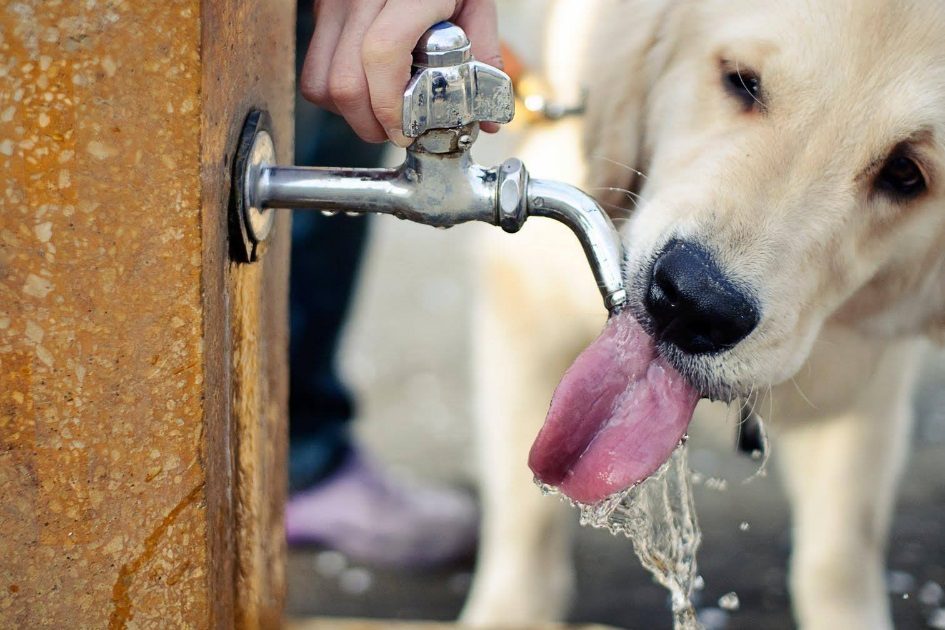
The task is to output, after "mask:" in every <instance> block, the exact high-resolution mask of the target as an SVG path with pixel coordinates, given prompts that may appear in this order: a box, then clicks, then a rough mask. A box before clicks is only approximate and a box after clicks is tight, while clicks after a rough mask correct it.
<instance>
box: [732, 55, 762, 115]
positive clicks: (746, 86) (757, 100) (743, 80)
mask: <svg viewBox="0 0 945 630" xmlns="http://www.w3.org/2000/svg"><path fill="white" fill-rule="evenodd" d="M735 74H737V75H738V80H739V81H740V82H741V84H742V87H743V88H745V91H746V92H747V93H748V94H750V95H751V98H752V99H753V100H754V101H755V102H756V103H758V107H760V108H761V109H762V110H764V108H765V104H764V103H762V102H761V100H760V99H759V98H758V97H757V96H755V93H754V92H752V91H751V88H749V87H748V84H747V83H745V78H744V77H743V76H742V71H741V70H740V69H739V68H738V61H737V60H736V61H735Z"/></svg>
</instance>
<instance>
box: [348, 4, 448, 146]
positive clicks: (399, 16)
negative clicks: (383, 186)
mask: <svg viewBox="0 0 945 630" xmlns="http://www.w3.org/2000/svg"><path fill="white" fill-rule="evenodd" d="M457 6H458V2H457V0H423V1H422V2H418V1H417V0H389V1H388V2H387V4H386V5H385V6H384V9H383V10H382V11H381V13H380V14H379V15H378V16H377V19H376V20H375V21H374V24H372V25H371V29H370V30H369V31H368V33H367V35H366V36H365V39H364V47H363V48H362V51H361V52H362V59H363V62H364V70H365V74H366V75H367V80H368V86H369V89H370V92H371V105H372V106H373V108H374V115H375V117H376V118H377V120H378V121H379V122H380V124H381V125H382V126H383V127H384V130H385V131H386V132H387V136H388V137H389V138H390V139H391V140H392V141H393V142H394V143H396V144H397V145H399V146H407V145H408V144H409V143H410V141H409V140H408V139H407V138H406V137H405V136H404V134H403V129H402V125H403V121H402V116H403V103H404V88H405V87H406V86H407V83H408V82H409V81H410V65H411V63H412V57H411V52H412V51H413V48H414V46H415V45H416V44H417V41H418V40H419V39H420V36H421V35H423V34H424V33H425V32H426V31H427V29H429V28H430V27H431V26H433V25H434V24H436V23H437V22H442V21H443V20H448V19H450V18H452V17H453V15H454V14H455V13H456V10H457Z"/></svg>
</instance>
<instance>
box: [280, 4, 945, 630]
mask: <svg viewBox="0 0 945 630" xmlns="http://www.w3.org/2000/svg"><path fill="white" fill-rule="evenodd" d="M306 4H307V3H302V4H300V6H299V11H300V16H302V15H304V12H306V11H309V10H310V9H309V7H308V6H306ZM499 5H500V11H501V19H500V22H501V25H502V30H503V34H504V39H505V41H507V42H510V43H511V45H512V46H513V47H514V49H515V51H516V53H518V54H519V55H520V56H521V57H522V58H523V60H524V61H525V62H526V64H529V65H531V66H532V67H536V68H537V67H539V66H540V61H539V52H540V49H541V44H540V37H541V31H542V24H541V21H540V19H537V18H536V17H535V16H541V15H542V11H541V5H542V1H541V0H518V1H514V0H507V1H504V2H499ZM536 9H537V10H536ZM302 50H303V51H304V46H302ZM304 107H305V106H304V105H300V116H302V115H304ZM516 138H517V132H516V129H515V128H514V127H513V128H512V129H507V130H504V131H503V132H502V133H500V134H499V135H498V136H494V137H484V138H481V139H480V140H479V142H478V143H477V145H476V150H475V153H476V157H477V159H478V160H479V161H480V162H481V163H483V164H495V163H499V162H500V161H502V160H503V159H505V158H507V157H509V156H512V155H515V154H516V150H515V145H516ZM401 156H402V153H401V152H400V151H396V150H392V149H389V150H388V151H387V153H386V154H385V156H384V157H383V159H384V160H385V161H386V163H389V164H396V163H399V162H400V161H401ZM339 220H345V219H339ZM347 220H348V221H366V222H367V245H366V251H365V258H364V260H363V263H362V265H361V267H360V270H359V272H358V275H357V278H356V284H355V289H354V292H353V301H352V307H351V311H350V315H349V317H348V318H347V323H346V325H345V327H344V334H343V336H342V338H341V340H340V346H339V356H340V363H339V368H340V374H341V376H342V378H343V380H344V382H345V383H346V384H347V385H348V387H349V388H350V389H351V391H352V393H353V397H354V399H355V400H356V402H357V405H356V410H357V416H356V418H355V420H354V422H353V423H352V425H351V426H352V428H353V430H354V433H355V439H356V441H357V443H358V444H360V445H361V447H362V448H363V449H364V451H365V452H367V453H369V454H370V457H371V458H372V459H374V460H376V461H377V462H378V463H379V465H381V467H382V469H383V470H384V471H386V473H387V474H390V475H392V476H395V477H396V478H398V479H402V480H405V481H406V482H410V481H411V480H414V481H419V482H424V483H426V482H436V483H443V484H448V485H453V486H459V487H464V488H469V489H470V490H471V491H473V492H474V491H475V470H474V456H475V454H474V451H473V427H472V418H471V413H470V401H471V392H470V380H471V379H470V373H469V369H470V365H469V362H468V357H469V356H470V348H469V344H470V338H469V328H470V314H471V306H472V295H473V274H474V273H475V266H474V264H473V254H474V252H473V251H472V248H473V247H474V243H475V242H476V240H477V239H476V236H477V232H479V231H480V230H491V229H494V228H490V227H488V226H478V225H472V226H464V227H459V228H456V229H453V230H449V231H437V230H433V229H431V228H428V227H424V226H418V225H414V224H411V223H408V222H404V221H397V220H395V219H393V218H387V217H383V218H379V219H376V220H368V219H347ZM509 238H514V237H509ZM943 383H945V355H942V354H940V355H938V356H933V357H932V358H931V359H930V361H929V362H928V365H927V366H926V370H925V376H924V379H923V384H922V387H921V390H920V394H919V396H918V398H917V400H916V411H917V413H918V415H919V424H918V430H917V432H916V438H915V446H914V451H915V453H914V457H913V458H912V459H911V461H910V463H909V467H908V470H907V471H906V474H905V476H904V479H903V483H902V488H901V492H900V498H899V506H898V510H897V513H896V519H895V522H894V526H893V533H892V538H891V543H890V549H889V569H890V573H889V576H888V577H889V580H888V581H889V590H890V593H891V595H892V597H893V602H894V604H893V607H894V612H895V617H896V621H897V627H900V628H923V627H933V628H945V609H942V606H943V605H945V597H943V590H942V589H943V586H945V540H943V535H942V532H943V525H945V484H942V483H941V481H940V480H941V479H942V478H943V477H945V391H943V389H945V388H943V386H942V385H943ZM717 415H718V416H719V419H717V420H711V419H707V420H700V421H699V422H696V423H694V425H693V426H692V427H691V440H690V442H689V444H690V446H691V450H690V463H691V466H692V468H693V470H694V472H695V473H697V476H696V479H697V481H698V483H697V484H696V487H695V493H696V503H697V509H698V515H699V520H700V524H701V527H702V532H703V543H702V547H701V549H700V552H699V557H698V560H699V572H700V574H701V575H702V577H703V581H704V588H703V589H702V590H701V591H699V592H698V593H697V594H696V598H697V603H698V605H699V609H700V616H701V618H702V620H703V622H704V623H705V624H706V625H707V627H708V628H710V629H712V628H719V629H721V628H731V629H736V628H746V629H747V628H766V629H772V630H776V629H780V628H791V627H793V624H792V622H791V617H790V612H789V602H788V599H787V593H786V575H785V567H786V562H787V555H788V551H789V530H788V511H787V505H786V502H785V499H784V494H783V492H782V490H781V488H780V485H779V482H778V479H777V473H776V467H775V466H769V467H768V470H769V471H770V474H768V475H766V476H763V477H756V478H754V479H753V480H752V481H750V482H748V483H743V482H744V481H745V480H746V479H747V478H749V477H751V476H752V474H753V472H754V471H755V467H756V465H755V463H753V462H752V461H750V460H748V459H746V458H744V457H743V456H740V455H737V454H736V453H735V450H734V446H733V442H734V432H733V429H732V423H731V422H730V421H726V420H725V416H726V414H725V413H720V414H717ZM728 417H729V418H731V415H730V414H729V415H728ZM773 457H775V458H776V457H777V445H776V444H775V446H774V448H773ZM522 465H523V466H524V465H525V462H522ZM707 482H708V483H707ZM536 492H537V490H536ZM548 500H549V501H551V500H554V499H550V498H549V499H548ZM574 520H575V523H576V520H577V515H576V513H575V515H574ZM575 530H576V531H575V534H576V535H575V540H576V544H575V559H576V563H577V567H578V592H577V600H576V606H575V608H574V610H573V613H572V615H571V617H570V620H572V621H577V622H596V623H606V624H611V625H614V626H619V627H625V628H641V629H650V628H669V627H671V619H670V614H669V612H668V608H667V595H666V592H665V591H664V590H663V589H662V588H661V587H659V586H658V585H656V584H654V583H653V582H652V581H651V580H650V578H649V576H648V574H647V573H646V572H645V571H643V569H641V568H640V566H639V563H638V561H637V560H636V558H635V557H634V555H633V551H632V548H631V545H630V543H629V541H627V540H623V539H616V538H613V537H611V536H610V535H608V534H606V533H604V532H600V531H593V530H580V531H578V530H579V528H577V527H575ZM472 570H473V566H472V561H471V560H465V561H458V562H454V563H451V564H449V565H448V566H445V567H439V568H436V569H429V570H394V569H385V568H380V567H377V566H371V565H369V564H364V563H358V562H355V561H353V560H351V559H349V558H347V557H345V556H344V555H343V554H341V553H339V552H337V551H332V550H328V549H323V548H317V547H300V548H299V547H297V548H293V549H292V550H291V551H290V557H289V565H288V578H289V599H288V611H287V612H288V614H289V615H290V616H308V615H315V614H317V615H320V616H326V615H340V616H352V617H378V618H397V619H437V620H447V619H453V618H455V616H456V615H457V614H458V612H459V610H460V608H461V606H462V602H463V600H464V597H465V595H466V592H467V589H468V586H469V582H470V576H471V572H472ZM730 592H735V593H737V596H738V600H739V606H738V608H737V609H735V610H731V609H729V610H726V609H723V607H722V606H720V604H719V599H720V598H721V597H722V596H723V595H725V594H727V593H730ZM729 608H731V607H729Z"/></svg>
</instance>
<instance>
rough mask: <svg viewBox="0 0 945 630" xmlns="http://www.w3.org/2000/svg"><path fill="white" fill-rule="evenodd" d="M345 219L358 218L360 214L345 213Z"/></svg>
mask: <svg viewBox="0 0 945 630" xmlns="http://www.w3.org/2000/svg"><path fill="white" fill-rule="evenodd" d="M345 216H346V217H359V216H361V213H360V212H345Z"/></svg>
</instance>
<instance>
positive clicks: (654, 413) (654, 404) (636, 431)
mask: <svg viewBox="0 0 945 630" xmlns="http://www.w3.org/2000/svg"><path fill="white" fill-rule="evenodd" d="M698 400H699V394H698V393H697V392H696V391H695V389H693V388H692V386H691V385H689V383H688V382H687V381H686V380H685V379H684V378H683V377H682V376H681V375H680V374H679V373H678V372H677V371H676V370H675V369H673V367H672V366H670V365H669V363H667V362H666V361H665V360H664V359H663V358H662V357H660V356H659V355H658V354H657V353H656V349H655V347H654V345H653V340H652V339H651V338H650V337H649V335H647V334H646V333H645V332H644V331H643V329H642V328H640V325H639V324H638V323H637V322H636V320H634V319H633V317H632V316H630V315H629V314H627V313H623V314H621V315H617V316H615V317H613V318H611V320H610V321H609V322H608V323H607V327H606V328H605V329H604V332H603V333H602V334H601V336H600V337H598V338H597V341H595V342H594V343H593V344H591V346H590V347H589V348H587V349H586V350H585V351H584V352H582V353H581V355H580V356H579V357H578V358H577V360H576V361H575V362H574V365H572V366H571V368H570V369H569V370H568V371H567V373H566V374H565V375H564V378H563V379H562V381H561V384H560V385H558V389H557V390H556V391H555V395H554V398H553V399H552V401H551V410H550V411H549V412H548V418H547V419H546V420H545V426H544V427H542V429H541V432H540V433H539V434H538V438H537V439H536V440H535V443H534V445H533V446H532V450H531V454H530V455H529V458H528V465H529V467H530V468H531V469H532V472H534V473H535V476H536V477H537V478H538V480H539V481H541V482H542V483H545V484H548V485H551V486H555V487H557V489H558V490H559V491H560V492H562V493H564V494H565V495H566V496H568V497H570V498H571V499H573V500H575V501H579V502H581V503H595V502H597V501H600V500H602V499H604V498H606V497H608V496H610V495H611V494H614V493H615V492H619V491H621V490H624V489H626V488H628V487H630V486H632V485H634V484H636V483H638V482H640V481H643V480H644V479H646V478H647V477H649V476H650V475H652V474H653V473H654V472H656V470H657V469H658V468H659V467H660V466H661V465H662V464H663V462H665V461H666V460H667V459H669V456H670V455H671V454H672V452H673V449H674V448H676V445H677V444H678V443H679V441H680V440H681V439H682V437H683V436H684V435H685V433H686V429H687V427H688V426H689V421H690V420H691V419H692V412H693V410H694V409H695V407H696V402H698Z"/></svg>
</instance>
